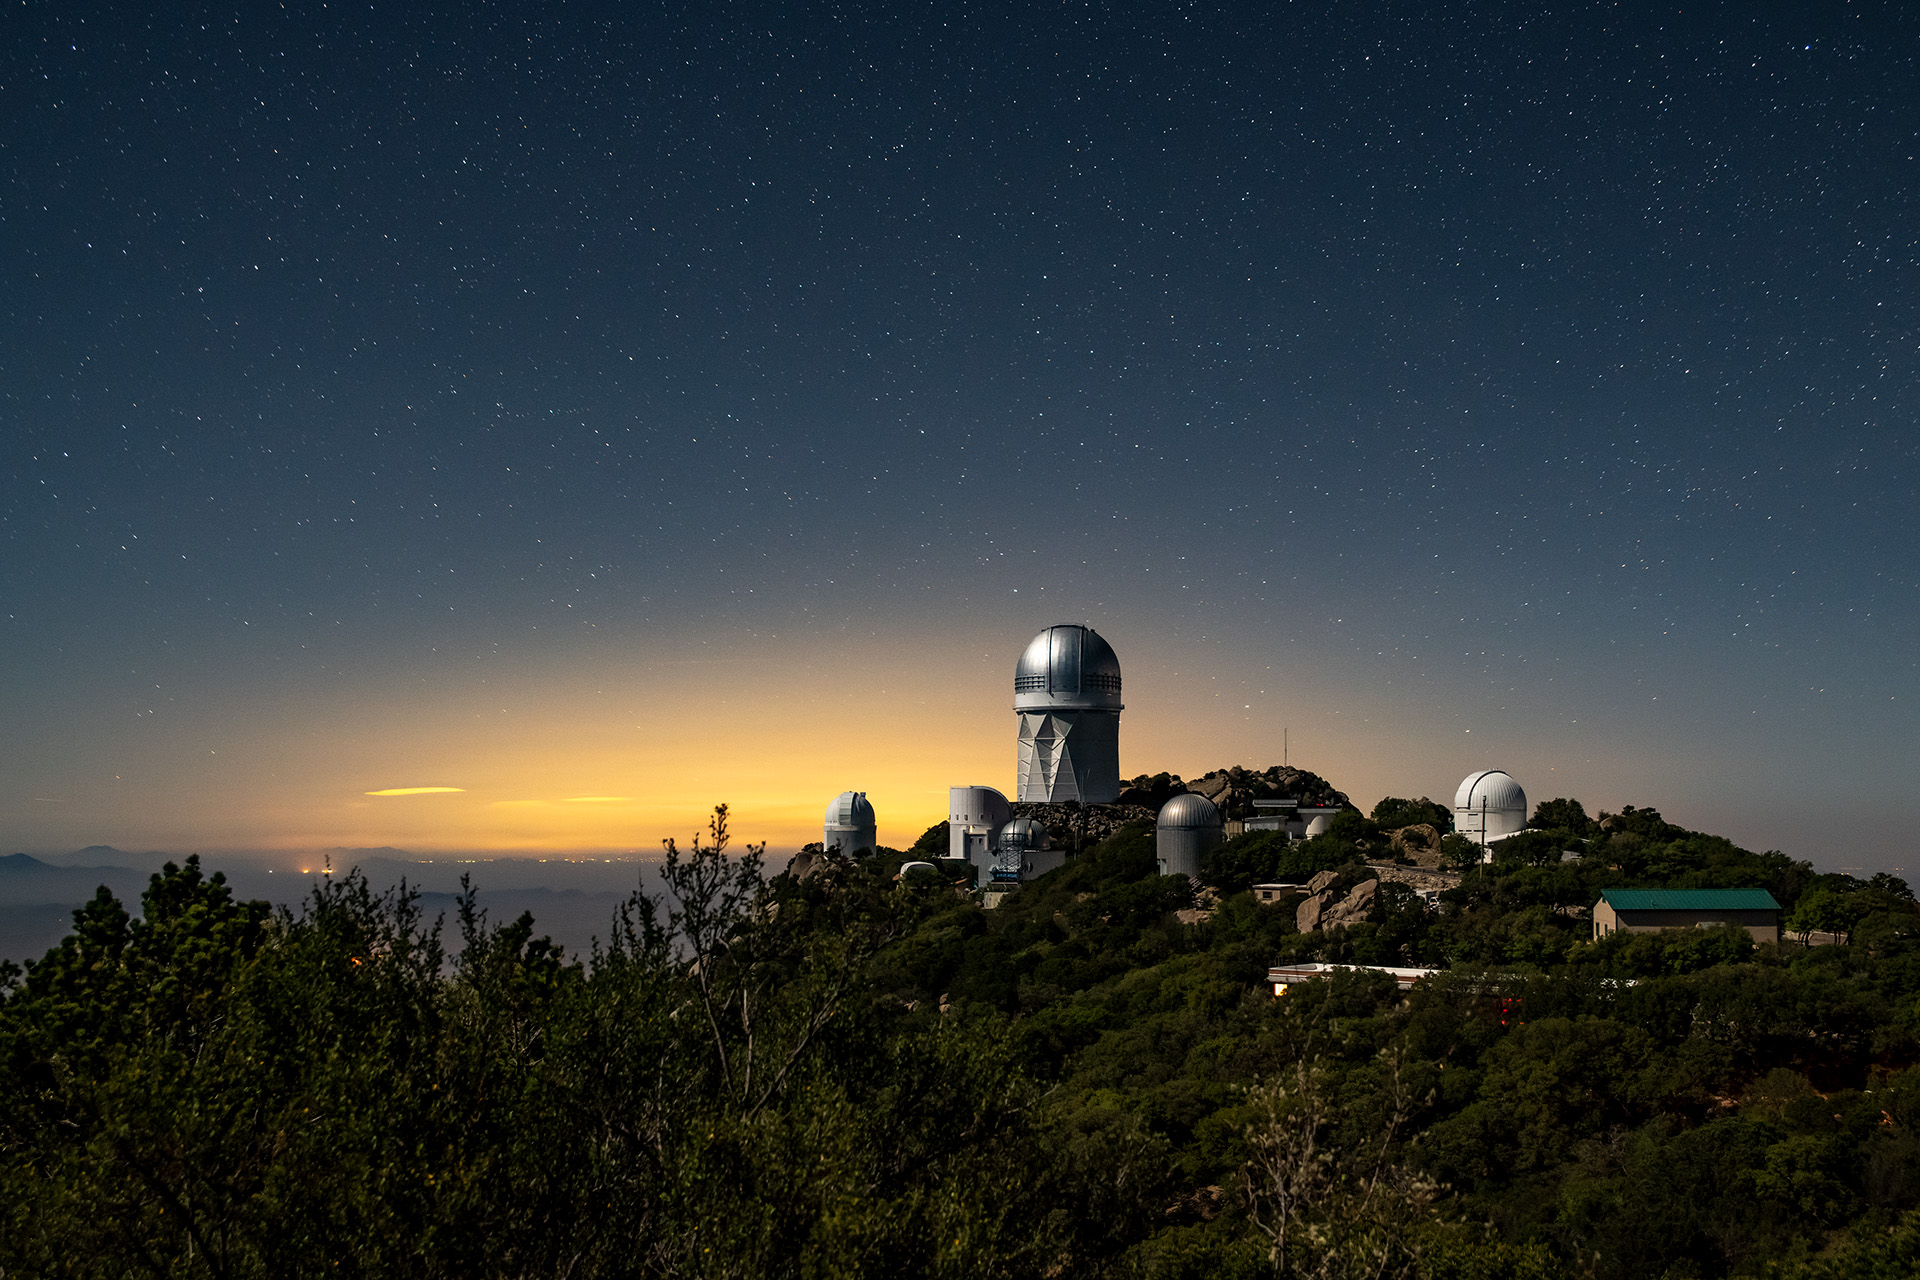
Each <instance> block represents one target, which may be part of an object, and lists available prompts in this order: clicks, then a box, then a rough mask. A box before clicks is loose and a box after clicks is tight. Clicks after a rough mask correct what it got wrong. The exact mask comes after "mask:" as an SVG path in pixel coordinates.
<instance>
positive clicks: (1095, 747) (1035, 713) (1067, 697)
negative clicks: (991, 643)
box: [1013, 623, 1122, 804]
mask: <svg viewBox="0 0 1920 1280" xmlns="http://www.w3.org/2000/svg"><path fill="white" fill-rule="evenodd" d="M1013 709H1014V711H1015V712H1017V713H1018V714H1019V716H1020V752H1019V761H1018V764H1017V766H1016V769H1015V784H1014V785H1015V788H1016V790H1015V798H1016V799H1019V800H1032V801H1039V802H1041V803H1043V804H1059V803H1061V802H1063V801H1067V800H1074V801H1078V802H1079V803H1081V804H1112V803H1113V802H1114V801H1115V800H1118V799H1119V798H1120V712H1121V710H1122V708H1121V705H1120V659H1119V658H1117V657H1116V656H1114V652H1113V646H1112V645H1110V644H1108V643H1107V642H1106V641H1105V640H1102V639H1101V638H1100V636H1099V633H1098V632H1096V631H1094V630H1093V629H1092V628H1091V627H1082V626H1078V625H1074V624H1071V623H1066V624H1060V625H1056V626H1051V627H1048V628H1047V629H1046V630H1045V631H1042V632H1041V633H1040V634H1039V635H1037V636H1035V637H1034V638H1033V643H1031V644H1029V645H1028V646H1027V651H1026V652H1025V653H1023V654H1021V655H1020V664H1019V665H1018V666H1016V667H1015V668H1014V670H1013Z"/></svg>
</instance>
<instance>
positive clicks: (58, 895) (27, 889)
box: [0, 845, 149, 906]
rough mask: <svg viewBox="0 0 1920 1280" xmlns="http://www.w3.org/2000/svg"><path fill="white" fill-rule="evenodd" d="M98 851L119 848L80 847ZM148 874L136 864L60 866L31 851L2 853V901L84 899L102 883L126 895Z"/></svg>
mask: <svg viewBox="0 0 1920 1280" xmlns="http://www.w3.org/2000/svg"><path fill="white" fill-rule="evenodd" d="M95 852H104V853H110V854H111V853H118V852H119V850H117V849H112V848H109V847H108V846H106V845H96V846H94V847H93V848H92V849H83V850H81V853H82V854H87V853H95ZM72 856H75V857H78V856H80V855H79V854H75V855H72ZM148 874H149V873H148V872H145V871H140V870H136V869H135V868H133V867H127V866H114V865H102V864H99V863H90V864H87V865H81V866H59V865H55V864H53V863H50V862H42V861H41V860H40V859H38V858H35V857H33V856H31V855H29V854H24V853H9V854H6V855H4V856H0V903H6V904H9V905H13V906H37V905H40V904H43V903H76V902H85V901H86V900H87V899H88V898H91V897H92V896H93V891H94V890H95V889H97V888H99V887H100V886H101V885H103V884H104V885H106V886H107V887H108V888H110V889H112V890H113V891H114V892H115V893H116V894H119V895H121V896H122V897H124V896H126V894H127V892H128V890H129V888H135V889H137V888H142V887H144V886H145V885H146V880H147V875H148Z"/></svg>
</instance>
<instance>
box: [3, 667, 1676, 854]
mask: <svg viewBox="0 0 1920 1280" xmlns="http://www.w3.org/2000/svg"><path fill="white" fill-rule="evenodd" d="M1121 639H1124V637H1123V638H1121ZM925 644H926V645H927V646H938V647H939V648H940V652H941V654H942V656H941V659H940V661H939V662H938V663H936V664H929V663H928V662H927V661H926V659H925V654H924V651H923V649H922V648H919V647H916V646H914V645H909V644H899V643H896V642H894V640H893V639H892V638H889V639H888V642H887V643H886V644H884V645H879V644H866V645H861V644H844V645H841V644H813V645H809V646H800V645H794V646H787V645H786V644H784V642H779V641H777V640H776V639H775V638H772V637H766V638H759V639H755V640H753V641H751V642H742V643H741V644H739V645H737V646H736V647H735V648H734V649H732V650H730V651H728V652H727V653H726V654H724V655H722V656H718V657H711V658H710V657H706V656H691V655H704V654H706V653H710V652H712V651H711V650H707V649H705V648H704V646H689V649H690V656H687V657H680V656H661V655H654V656H652V657H648V658H640V657H636V656H633V655H631V654H622V653H615V652H611V651H600V652H596V653H590V654H586V655H579V654H576V655H573V656H572V657H571V659H569V660H555V661H545V660H542V661H537V662H536V661H534V660H533V659H532V658H528V659H526V660H525V661H524V662H523V663H522V664H521V665H519V666H509V664H506V663H499V664H496V665H488V666H477V665H476V666H472V667H469V668H466V669H461V670H455V671H452V672H436V673H434V674H433V676H432V678H431V680H429V679H427V678H425V677H422V676H421V675H420V673H419V672H417V671H415V672H409V673H407V674H408V676H409V677H410V681H409V680H400V679H398V678H396V679H395V681H394V682H392V683H390V684H389V685H386V686H380V685H375V686H372V687H369V688H366V689H363V690H358V691H356V692H355V694H354V695H353V696H352V697H351V698H341V697H339V696H337V695H333V694H323V693H321V692H318V691H315V692H312V693H310V694H308V695H307V696H305V697H289V698H286V699H283V700H280V701H277V702H273V703H254V704H250V705H247V706H244V707H242V706H237V705H234V704H227V705H224V706H223V705H221V704H219V703H217V702H213V701H209V703H208V704H207V707H206V712H205V715H204V718H203V719H202V720H200V721H199V722H195V723H188V722H182V723H180V724H178V725H176V726H174V727H173V729H172V730H171V731H170V734H169V735H168V736H166V737H165V738H159V737H156V738H154V739H153V740H152V741H151V743H143V742H139V741H136V740H128V742H127V743H115V744H114V746H113V753H112V754H111V756H106V755H105V754H104V753H103V757H102V760H101V763H100V766H99V767H98V768H97V770H96V772H95V773H94V775H93V777H92V779H91V780H90V781H86V782H85V783H84V785H83V784H81V783H74V784H73V785H71V786H70V787H69V788H66V791H67V794H66V796H65V798H66V799H67V801H68V803H64V804H61V805H46V804H41V805H29V804H27V803H26V802H24V801H21V802H18V803H16V804H11V805H9V804H8V803H7V802H3V801H0V810H3V811H5V812H6V814H7V816H9V817H10V818H11V819H12V820H13V821H14V822H15V823H16V824H17V830H18V831H19V832H20V834H19V835H17V836H15V837H14V838H15V841H16V842H17V844H19V845H21V846H25V845H28V844H38V845H39V846H40V847H43V848H48V849H59V848H79V847H82V846H85V845H88V844H112V845H114V846H116V847H119V848H126V849H198V850H209V851H210V850H215V849H226V850H257V851H261V852H274V851H278V852H285V853H287V854H290V855H299V856H317V853H316V851H318V850H322V849H326V848H329V847H346V848H358V847H370V848H377V847H381V846H393V847H395V848H399V849H404V850H408V851H413V852H417V853H419V854H421V855H423V856H433V855H443V854H445V855H452V854H482V855H486V854H497V855H499V856H507V857H511V856H517V855H525V856H542V855H562V856H564V855H575V856H586V855H590V854H605V853H609V852H613V853H625V854H626V855H627V856H643V857H644V856H651V855H654V854H656V853H657V852H658V851H659V849H660V847H661V842H662V841H663V840H664V839H667V838H672V839H674V840H676V841H678V842H679V843H680V844H681V845H682V847H685V845H686V844H687V843H688V841H689V838H690V837H692V836H693V835H694V833H696V832H697V833H699V834H700V836H701V838H703V839H704V838H705V834H706V830H707V821H708V818H709V817H710V815H711V813H712V810H713V807H714V805H716V804H720V803H725V804H727V805H728V806H729V812H730V826H731V830H732V834H733V837H734V840H735V847H739V846H740V845H743V844H745V843H749V842H751V843H755V844H759V843H762V842H765V843H767V844H768V845H770V846H771V847H772V848H773V849H775V850H791V849H794V848H797V847H799V846H800V845H803V844H806V843H809V842H812V841H816V840H819V839H820V836H821V823H822V819H823V816H824V814H825V810H826V808H827V805H828V803H829V802H830V801H831V800H832V799H833V798H834V797H835V796H837V795H838V794H839V793H841V792H842V791H850V790H851V791H864V792H866V793H867V795H868V797H869V798H870V799H871V800H872V802H873V804H874V807H875V810H876V813H877V816H878V819H879V838H880V841H881V843H882V844H884V845H887V846H890V847H893V848H897V849H905V848H908V847H909V846H911V845H912V844H913V842H914V841H916V840H917V839H919V837H920V835H921V834H922V833H923V832H924V831H926V830H927V829H928V828H929V827H931V826H933V825H935V824H936V823H942V822H944V821H945V819H946V815H947V789H948V788H949V787H950V786H957V785H985V786H992V787H996V788H998V789H999V790H1000V791H1001V792H1003V793H1004V794H1006V795H1008V796H1009V797H1011V796H1012V795H1013V793H1014V785H1013V782H1014V779H1013V771H1014V755H1015V736H1016V723H1015V718H1014V716H1013V713H1012V707H1011V696H1010V695H1011V689H1010V688H1009V685H1010V683H1011V681H1010V679H1009V674H1010V667H1011V663H1012V658H1013V656H1014V655H1013V653H1012V652H1010V651H1011V650H1014V649H1016V648H1017V647H1016V646H1009V645H1007V644H1005V643H1004V642H1001V643H998V644H996V645H995V646H993V647H991V648H990V647H988V646H987V645H985V644H981V645H979V646H977V647H973V648H969V646H968V645H967V643H966V641H964V640H959V641H955V640H953V639H951V638H947V637H940V638H928V639H927V640H926V641H925ZM903 653H904V654H905V655H906V656H896V655H899V654H903ZM1191 656H1192V655H1191V653H1190V652H1189V649H1188V647H1187V646H1185V645H1182V644H1179V643H1176V642H1172V641H1163V642H1162V643H1161V645H1160V646H1158V647H1157V648H1156V647H1155V646H1152V645H1150V644H1148V643H1145V642H1143V641H1141V640H1134V641H1133V642H1132V643H1130V644H1127V645H1125V646H1124V647H1123V649H1122V660H1123V662H1125V663H1127V666H1128V694H1127V704H1128V706H1127V711H1126V712H1125V713H1124V715H1123V717H1122V727H1121V740H1120V752H1121V769H1122V773H1123V774H1124V775H1126V776H1133V775H1137V774H1142V773H1156V772H1160V771H1162V770H1166V771H1169V772H1173V773H1178V774H1181V775H1183V776H1185V777H1187V778H1194V777H1197V776H1200V775H1202V774H1204V773H1206V772H1208V771H1210V770H1212V769H1216V768H1220V767H1223V766H1227V765H1235V764H1238V765H1245V766H1247V767H1250V768H1256V769H1257V768H1263V767H1265V766H1267V765H1270V764H1275V763H1278V762H1279V760H1280V757H1281V755H1282V740H1283V734H1282V729H1283V726H1284V727H1290V730H1291V748H1292V763H1294V764H1296V765H1300V766H1303V767H1306V768H1310V769H1313V770H1314V771H1316V772H1318V773H1320V774H1321V775H1322V776H1324V777H1326V778H1327V779H1328V780H1329V781H1330V782H1332V784H1333V785H1334V786H1336V787H1338V788H1340V789H1342V790H1344V791H1346V792H1347V794H1348V795H1349V796H1350V797H1351V798H1352V799H1353V800H1354V802H1355V803H1357V804H1358V805H1360V807H1361V808H1362V809H1368V808H1371V806H1372V805H1373V803H1374V802H1375V801H1376V800H1378V799H1379V798H1380V797H1381V796H1382V795H1403V796H1421V795H1425V796H1429V797H1432V798H1433V799H1436V800H1439V801H1441V802H1442V803H1448V802H1450V801H1451V798H1452V795H1453V790H1454V788H1455V787H1456V786H1457V784H1458V781H1459V779H1460V778H1461V777H1462V776H1464V775H1465V774H1466V773H1468V772H1471V771H1474V770H1477V769H1481V768H1504V769H1507V770H1508V771H1509V772H1512V773H1514V775H1515V776H1516V777H1518V778H1520V780H1521V782H1522V784H1523V785H1524V786H1525V787H1526V788H1527V791H1528V794H1529V796H1530V798H1533V799H1546V798H1549V797H1553V796H1560V795H1570V796H1576V797H1578V798H1580V799H1582V800H1583V801H1584V802H1586V803H1587V805H1588V807H1589V809H1590V810H1593V809H1595V808H1597V807H1599V806H1602V805H1608V804H1618V803H1619V802H1620V801H1621V800H1625V801H1626V802H1630V803H1647V802H1649V800H1652V801H1653V802H1656V803H1658V802H1660V801H1662V800H1666V799H1667V797H1668V796H1669V795H1671V794H1672V793H1673V792H1675V791H1676V790H1678V789H1681V788H1685V789H1686V790H1688V791H1692V792H1703V791H1706V790H1707V789H1709V788H1711V787H1712V785H1713V782H1714V780H1713V779H1711V778H1704V777H1701V778H1696V777H1694V776H1692V774H1693V773H1694V772H1697V771H1698V770H1699V769H1700V767H1701V766H1694V767H1692V768H1689V767H1688V766H1687V763H1686V762H1685V761H1681V762H1675V761H1674V760H1673V759H1671V758H1670V757H1668V756H1667V755H1665V753H1662V752H1658V751H1655V750H1651V749H1650V747H1651V746H1652V745H1653V744H1651V743H1649V742H1646V741H1644V740H1643V739H1644V738H1645V732H1644V731H1642V732H1639V733H1630V732H1626V731H1623V730H1622V729H1620V728H1619V727H1618V726H1616V727H1615V728H1614V730H1613V731H1612V732H1610V733H1607V734H1605V735H1602V734H1601V733H1599V732H1597V731H1595V730H1592V729H1590V728H1589V724H1588V721H1586V720H1584V719H1583V720H1581V721H1580V722H1579V723H1578V727H1577V728H1576V727H1573V726H1572V725H1568V726H1567V727H1566V728H1563V729H1556V730H1555V731H1554V732H1553V733H1552V734H1550V735H1549V734H1543V733H1540V732H1538V731H1516V730H1515V729H1514V728H1511V727H1509V726H1508V725H1507V724H1505V723H1503V722H1502V720H1501V719H1499V718H1496V717H1494V716H1491V715H1489V716H1487V717H1485V718H1476V719H1475V720H1473V721H1471V722H1469V723H1470V726H1471V729H1472V732H1471V734H1470V735H1469V734H1468V733H1467V732H1465V731H1464V730H1465V728H1466V726H1463V725H1462V724H1461V723H1460V718H1459V716H1458V714H1457V713H1456V712H1455V711H1453V710H1450V709H1449V708H1448V707H1447V706H1446V705H1445V704H1444V703H1436V702H1425V703H1423V702H1420V701H1418V700H1410V699H1407V698H1405V697H1404V695H1402V694H1401V693H1400V691H1398V690H1396V689H1393V688H1383V687H1365V686H1363V685H1362V684H1360V683H1357V682H1353V681H1348V682H1345V683H1342V682H1340V681H1337V680H1334V679H1331V678H1329V679H1327V680H1324V681H1322V682H1320V683H1318V684H1315V685H1311V686H1306V687H1303V686H1302V685H1301V684H1299V683H1296V682H1295V681H1294V680H1291V679H1289V678H1288V677H1287V675H1286V673H1285V670H1284V669H1283V668H1282V667H1280V666H1279V664H1278V659H1277V657H1276V656H1273V655H1267V654H1255V655H1252V656H1250V657H1249V656H1233V655H1218V654H1210V655H1208V657H1209V659H1210V661H1209V662H1208V663H1207V664H1206V665H1204V666H1203V665H1199V664H1197V663H1196V664H1193V665H1189V659H1190V657H1191ZM1269 663H1271V664H1274V665H1268V664H1269ZM930 670H934V671H937V675H934V676H930V674H929V672H930ZM409 775H411V776H413V777H416V778H417V777H420V776H422V775H425V776H427V777H436V778H440V779H446V780H448V783H447V784H440V785H434V786H403V787H388V788H380V789H377V790H373V791H367V790H365V782H364V781H363V779H366V778H368V777H369V776H373V777H382V776H384V777H387V778H396V777H399V778H404V777H407V776H409ZM456 782H457V783H458V785H457V786H456V785H449V784H451V783H456ZM53 785H55V784H54V781H53V780H51V779H48V780H40V779H23V780H22V786H21V788H20V789H21V792H22V793H23V794H28V795H41V796H60V795H61V794H62V793H61V791H53V790H48V789H47V788H48V787H50V786H53ZM29 788H31V790H29ZM410 797H413V798H418V797H426V799H424V800H419V801H418V802H409V800H408V798H410ZM56 815H57V816H56ZM1675 816H1677V817H1679V818H1684V814H1678V815H1675ZM1708 829H1711V828H1708Z"/></svg>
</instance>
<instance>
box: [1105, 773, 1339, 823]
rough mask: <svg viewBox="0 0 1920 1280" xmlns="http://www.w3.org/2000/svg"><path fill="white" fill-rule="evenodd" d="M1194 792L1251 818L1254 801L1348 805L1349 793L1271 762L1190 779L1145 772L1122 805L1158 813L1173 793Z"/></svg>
mask: <svg viewBox="0 0 1920 1280" xmlns="http://www.w3.org/2000/svg"><path fill="white" fill-rule="evenodd" d="M1188 791H1191V792H1192V793H1194V794H1195V795H1201V796H1205V797H1206V798H1207V799H1209V800H1211V801H1212V802H1213V803H1214V805H1215V806H1216V807H1217V808H1218V809H1219V810H1220V812H1221V814H1222V815H1224V816H1225V817H1226V818H1228V819H1229V820H1232V819H1236V818H1249V817H1252V816H1253V814H1254V808H1253V802H1254V801H1255V800H1278V799H1292V800H1298V801H1299V802H1300V803H1301V804H1309V805H1337V806H1341V807H1348V806H1350V805H1351V803H1352V802H1351V801H1349V800H1348V799H1347V796H1346V793H1345V792H1343V791H1338V790H1336V789H1335V788H1334V786H1333V784H1332V783H1330V782H1328V781H1327V780H1326V779H1325V778H1323V777H1321V776H1320V775H1319V774H1317V773H1312V772H1309V771H1308V770H1306V769H1296V768H1293V767H1292V766H1290V765H1278V764H1276V765H1269V766H1268V767H1267V768H1265V769H1245V768H1240V767H1238V766H1236V767H1234V768H1230V769H1215V770H1214V771H1213V772H1212V773H1209V774H1207V775H1206V776H1204V777H1201V778H1195V779H1194V780H1193V781H1191V782H1187V781H1183V780H1182V779H1181V778H1180V777H1179V776H1178V775H1175V774H1170V773H1160V774H1153V775H1151V776H1149V775H1147V774H1142V775H1140V776H1139V777H1137V778H1135V779H1133V780H1132V781H1131V782H1129V783H1128V784H1127V786H1126V789H1125V790H1123V791H1122V792H1121V793H1120V800H1121V803H1122V804H1123V805H1128V806H1139V807H1141V808H1147V809H1151V810H1153V811H1154V812H1156V813H1157V812H1158V811H1159V809H1160V806H1161V805H1163V804H1165V803H1166V802H1167V801H1168V800H1169V799H1171V798H1172V797H1174V796H1177V795H1180V794H1181V793H1183V792H1188Z"/></svg>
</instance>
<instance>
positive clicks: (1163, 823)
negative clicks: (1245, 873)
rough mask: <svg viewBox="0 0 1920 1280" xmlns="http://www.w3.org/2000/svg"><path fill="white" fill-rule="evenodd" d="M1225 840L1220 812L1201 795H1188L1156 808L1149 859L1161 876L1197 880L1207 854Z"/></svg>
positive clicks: (1223, 824)
mask: <svg viewBox="0 0 1920 1280" xmlns="http://www.w3.org/2000/svg"><path fill="white" fill-rule="evenodd" d="M1225 838H1226V823H1225V822H1224V821H1223V820H1222V819H1221V817H1220V810H1219V809H1218V808H1217V807H1215V805H1214V803H1213V801H1211V800H1209V799H1207V798H1206V797H1205V796H1196V795H1194V794H1193V793H1192V792H1188V793H1187V794H1186V795H1183V796H1175V797H1174V798H1173V799H1171V800H1169V801H1167V802H1166V803H1165V804H1163V805H1161V806H1160V817H1159V818H1158V819H1157V820H1155V822H1154V829H1153V857H1154V861H1155V862H1156V863H1157V864H1158V865H1159V869H1160V874H1161V875H1163V876H1185V877H1187V878H1188V879H1189V880H1197V879H1199V877H1200V871H1201V869H1202V868H1203V867H1205V866H1206V863H1207V855H1208V854H1210V853H1212V852H1213V851H1214V849H1216V848H1217V847H1219V845H1220V842H1221V841H1222V840H1224V839H1225Z"/></svg>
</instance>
